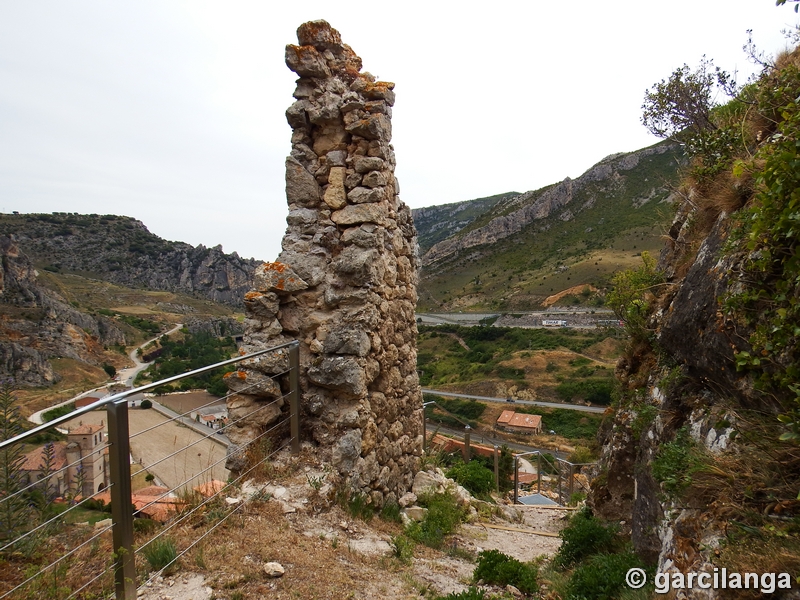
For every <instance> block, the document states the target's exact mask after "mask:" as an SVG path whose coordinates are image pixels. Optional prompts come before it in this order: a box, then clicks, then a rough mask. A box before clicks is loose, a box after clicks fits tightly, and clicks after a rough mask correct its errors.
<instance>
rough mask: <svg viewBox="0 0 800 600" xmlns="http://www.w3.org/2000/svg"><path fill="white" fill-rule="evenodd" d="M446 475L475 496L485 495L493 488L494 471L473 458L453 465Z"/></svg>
mask: <svg viewBox="0 0 800 600" xmlns="http://www.w3.org/2000/svg"><path fill="white" fill-rule="evenodd" d="M447 476H448V477H450V478H451V479H454V480H455V481H457V482H458V483H459V484H461V485H463V486H464V487H465V488H466V489H467V490H469V492H470V493H471V494H473V495H475V496H485V495H487V494H489V492H491V491H492V490H493V489H494V473H493V472H492V471H490V470H489V469H487V468H486V467H484V466H483V465H482V464H480V463H479V462H478V461H475V460H472V461H470V462H468V463H461V464H458V465H455V466H454V467H453V468H452V469H450V470H449V471H447Z"/></svg>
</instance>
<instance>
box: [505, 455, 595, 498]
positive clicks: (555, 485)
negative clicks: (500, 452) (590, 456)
mask: <svg viewBox="0 0 800 600" xmlns="http://www.w3.org/2000/svg"><path fill="white" fill-rule="evenodd" d="M526 456H528V457H533V456H535V457H536V467H535V469H536V473H535V484H536V492H533V490H531V492H532V493H531V495H534V494H535V495H536V496H538V498H537V502H536V503H537V504H541V503H542V500H543V499H544V501H545V503H547V502H546V501H547V500H550V501H552V502H555V503H557V504H559V505H560V506H567V505H568V504H570V503H571V502H572V501H573V499H574V494H576V493H582V494H584V495H588V493H589V486H590V484H591V482H592V480H593V479H594V478H595V477H596V476H597V473H598V471H599V463H597V462H590V463H572V462H570V461H568V460H564V459H563V458H557V457H555V456H553V455H551V454H547V453H544V452H541V451H540V450H535V451H533V452H522V453H519V454H515V455H514V498H513V500H514V504H517V503H518V502H521V503H523V504H526V503H525V502H524V501H522V500H520V498H524V496H520V493H519V492H520V486H521V485H523V484H522V482H521V480H520V468H519V465H520V461H521V460H524V459H525V457H526ZM526 485H528V486H531V485H532V482H530V483H528V484H526Z"/></svg>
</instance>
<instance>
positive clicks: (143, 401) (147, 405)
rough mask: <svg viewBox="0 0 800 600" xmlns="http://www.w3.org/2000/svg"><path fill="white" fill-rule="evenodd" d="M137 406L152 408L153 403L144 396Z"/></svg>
mask: <svg viewBox="0 0 800 600" xmlns="http://www.w3.org/2000/svg"><path fill="white" fill-rule="evenodd" d="M139 406H141V407H142V408H153V403H152V402H151V401H150V400H148V399H147V398H145V399H144V400H142V403H141V404H140V405H139Z"/></svg>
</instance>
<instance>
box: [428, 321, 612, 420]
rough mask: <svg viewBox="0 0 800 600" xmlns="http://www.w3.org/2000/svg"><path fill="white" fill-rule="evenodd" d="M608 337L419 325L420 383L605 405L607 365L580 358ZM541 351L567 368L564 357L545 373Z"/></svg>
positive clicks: (586, 333) (609, 376)
mask: <svg viewBox="0 0 800 600" xmlns="http://www.w3.org/2000/svg"><path fill="white" fill-rule="evenodd" d="M607 336H608V333H607V332H605V331H603V330H577V329H557V330H553V329H521V328H512V327H461V326H458V325H441V326H437V327H430V326H424V325H422V326H420V327H419V341H418V352H417V368H418V370H419V372H420V383H421V384H422V385H423V386H431V387H439V386H445V387H449V388H452V387H453V386H456V387H463V386H464V385H467V384H471V383H475V382H478V383H482V382H486V381H487V380H492V381H498V382H505V383H507V384H513V385H515V386H516V387H517V389H519V390H523V389H532V388H535V390H536V393H537V394H538V395H539V396H543V397H549V398H551V399H556V400H564V401H570V402H576V401H584V402H592V403H597V404H608V403H609V402H610V401H611V392H612V388H613V369H612V368H611V365H610V364H607V363H603V362H598V361H595V360H592V359H589V358H586V357H582V356H579V354H578V353H580V352H583V351H585V350H586V349H587V348H589V347H590V346H593V345H595V344H599V343H601V342H603V341H604V340H606V339H607ZM459 339H460V341H463V342H464V344H465V345H466V346H467V347H468V348H469V350H467V349H465V348H464V347H463V346H462V345H461V343H459ZM541 351H559V352H557V354H558V356H559V359H561V362H566V361H564V360H563V358H564V357H563V356H562V355H565V354H566V355H567V356H566V360H567V361H568V362H566V364H563V365H561V366H560V365H558V364H557V363H556V362H548V363H547V367H545V366H544V364H543V363H544V362H545V361H542V360H541V357H537V356H535V355H536V354H537V353H541ZM534 380H538V381H535V382H534ZM542 384H545V385H542ZM453 412H456V411H453Z"/></svg>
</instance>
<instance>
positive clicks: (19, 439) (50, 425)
mask: <svg viewBox="0 0 800 600" xmlns="http://www.w3.org/2000/svg"><path fill="white" fill-rule="evenodd" d="M298 344H299V342H297V341H292V342H286V343H285V344H281V345H279V346H274V347H272V348H267V349H265V350H258V351H257V352H251V353H250V354H244V355H242V356H237V357H235V358H230V359H228V360H224V361H222V362H218V363H214V364H213V365H207V366H205V367H200V368H199V369H195V370H194V371H188V372H187V373H181V374H180V375H173V376H172V377H167V378H166V379H161V380H159V381H154V382H153V383H147V384H145V385H142V386H140V387H137V388H131V389H129V390H125V391H123V392H119V393H118V394H114V395H112V396H106V397H105V398H101V399H100V400H98V401H97V402H93V403H91V404H89V405H87V406H84V407H81V408H78V409H75V410H73V411H72V412H69V413H67V414H66V415H63V416H61V417H57V418H55V419H53V420H52V421H48V422H47V423H42V424H41V425H39V426H37V427H34V428H33V429H29V430H28V431H25V432H23V433H20V434H18V435H15V436H14V437H13V438H10V439H8V440H4V441H2V442H0V450H4V449H5V448H8V447H9V446H11V445H13V444H17V443H20V442H24V441H25V440H27V439H28V438H31V437H33V436H35V435H38V434H40V433H43V432H45V431H47V430H48V429H51V428H53V427H58V426H59V425H61V424H63V423H67V422H68V421H72V420H73V419H74V418H75V417H80V416H82V415H85V414H86V413H89V412H92V411H94V410H97V409H98V408H103V407H104V406H106V405H108V404H111V403H112V402H118V401H120V400H123V399H125V398H127V397H128V396H133V395H135V394H141V393H144V392H147V391H149V390H152V389H155V388H157V387H160V386H162V385H166V384H168V383H172V382H173V381H179V380H181V379H185V378H186V377H192V376H194V375H199V374H201V373H206V372H207V371H213V370H214V369H218V368H219V367H225V366H227V365H232V364H235V363H237V362H241V361H243V360H247V359H249V358H255V357H257V356H261V355H263V354H267V353H268V352H274V351H275V350H282V349H283V348H290V347H292V346H296V345H298Z"/></svg>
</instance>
